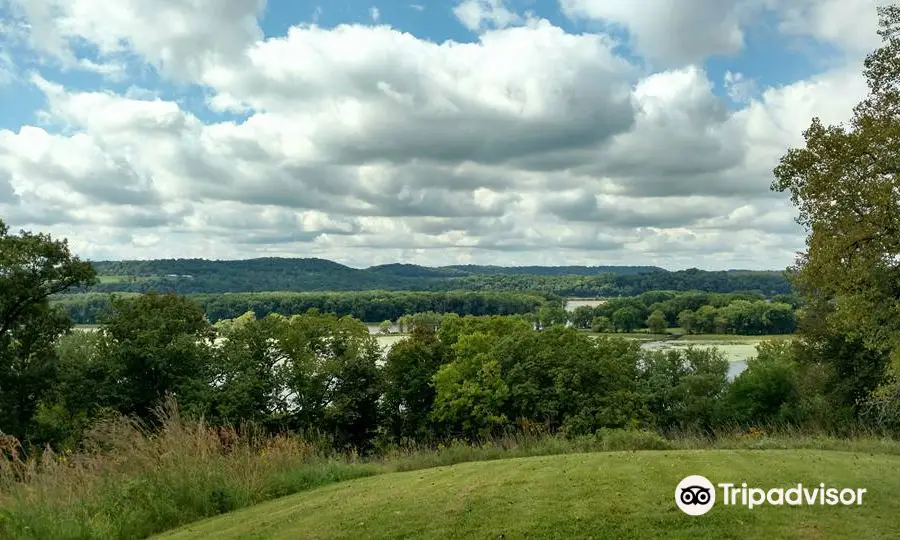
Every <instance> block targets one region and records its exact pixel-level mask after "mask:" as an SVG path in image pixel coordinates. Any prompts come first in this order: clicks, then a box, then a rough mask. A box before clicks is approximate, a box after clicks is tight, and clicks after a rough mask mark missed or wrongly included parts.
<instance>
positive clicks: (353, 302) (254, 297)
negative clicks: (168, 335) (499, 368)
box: [52, 291, 562, 324]
mask: <svg viewBox="0 0 900 540" xmlns="http://www.w3.org/2000/svg"><path fill="white" fill-rule="evenodd" d="M113 296H121V297H123V298H133V297H135V296H137V293H118V294H116V295H109V294H101V293H82V294H68V295H58V296H55V297H54V298H53V299H52V303H53V305H55V306H58V307H60V308H61V309H62V310H63V311H64V312H65V313H66V315H67V316H68V317H69V318H70V319H71V320H72V321H73V322H74V323H76V324H96V323H98V322H99V321H100V320H102V319H103V317H104V316H105V315H106V314H107V313H109V311H110V309H111V305H112V303H111V298H112V297H113ZM187 298H189V299H190V300H191V301H192V302H194V303H195V304H197V305H198V306H199V307H200V309H201V310H202V311H203V313H204V314H205V315H206V317H207V319H209V320H210V321H211V322H216V321H219V320H222V319H231V318H234V317H237V316H239V315H242V314H244V313H246V312H248V311H252V312H254V313H256V315H257V316H258V317H265V316H266V315H269V314H270V313H278V314H281V315H293V314H298V313H305V312H306V311H308V310H310V309H316V310H319V311H322V312H326V313H334V314H337V315H340V316H343V315H348V316H350V317H353V318H355V319H359V320H361V321H364V322H367V323H380V322H381V321H383V320H385V319H389V320H397V319H398V318H400V317H402V316H403V315H407V314H411V313H421V312H426V311H435V312H439V313H456V314H459V315H511V314H516V313H530V312H533V311H536V310H537V309H538V308H539V307H541V306H544V305H549V304H552V305H560V306H561V305H562V300H560V299H558V298H553V297H549V298H548V297H545V296H541V295H537V294H528V293H519V292H496V291H481V292H475V291H453V292H392V291H360V292H306V293H298V292H264V293H234V294H231V293H225V294H192V295H187Z"/></svg>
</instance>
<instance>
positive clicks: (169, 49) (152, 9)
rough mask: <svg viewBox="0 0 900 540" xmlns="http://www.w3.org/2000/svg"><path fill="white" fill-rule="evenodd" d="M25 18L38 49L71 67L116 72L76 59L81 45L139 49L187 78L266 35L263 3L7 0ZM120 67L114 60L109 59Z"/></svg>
mask: <svg viewBox="0 0 900 540" xmlns="http://www.w3.org/2000/svg"><path fill="white" fill-rule="evenodd" d="M8 1H9V2H10V3H11V7H12V10H13V13H15V14H17V15H19V16H20V17H22V18H24V19H25V20H26V21H27V24H28V26H29V28H30V32H29V37H28V39H29V41H30V43H31V45H32V46H33V47H34V48H35V49H36V50H37V51H39V52H41V53H44V54H46V55H48V56H50V57H52V58H55V59H57V60H60V61H62V62H63V63H64V64H67V65H73V64H75V65H81V67H88V68H93V69H94V70H96V71H101V72H103V71H105V70H115V68H114V67H107V62H102V63H94V62H90V63H85V62H81V60H83V59H81V60H77V59H76V56H75V52H74V51H73V49H74V47H75V46H76V44H78V43H80V42H86V43H89V44H91V45H92V46H94V47H96V48H97V50H98V52H99V55H100V57H101V58H103V59H104V60H107V59H110V60H111V59H120V58H121V57H122V56H128V55H130V54H138V55H140V56H141V57H142V58H144V59H145V60H146V61H147V62H149V63H150V64H152V65H154V66H155V67H156V68H158V69H159V70H160V71H162V72H163V73H166V74H168V75H170V76H173V77H177V78H179V79H183V80H188V79H190V78H192V77H195V76H196V75H197V74H199V73H200V72H202V71H203V70H204V69H205V68H206V66H207V65H209V64H211V63H215V62H217V61H221V59H223V58H229V57H233V56H240V55H241V54H242V53H243V51H244V50H245V49H246V47H247V46H249V45H250V44H251V43H253V42H254V41H256V40H258V39H260V38H261V37H262V31H261V30H260V28H259V24H258V16H259V15H260V13H261V12H262V10H263V7H264V6H265V0H119V1H116V2H103V1H102V0H8ZM112 65H113V66H115V65H116V64H115V60H113V61H112Z"/></svg>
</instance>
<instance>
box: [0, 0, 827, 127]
mask: <svg viewBox="0 0 900 540" xmlns="http://www.w3.org/2000/svg"><path fill="white" fill-rule="evenodd" d="M506 6H507V7H508V9H510V10H511V11H515V12H518V13H526V12H532V13H534V14H535V15H536V16H537V17H540V18H545V19H547V20H549V21H551V22H552V23H553V24H554V25H555V26H558V27H560V28H563V29H565V30H566V31H567V32H570V33H580V32H593V31H597V30H598V28H602V29H603V31H604V32H606V33H608V34H610V35H612V36H614V37H615V38H616V39H617V40H620V41H621V42H622V43H623V47H622V54H623V55H625V56H629V57H631V58H633V59H634V60H635V61H636V62H642V59H641V58H640V57H639V56H637V55H635V54H634V53H633V51H631V50H630V49H629V47H628V42H629V33H628V31H627V29H626V28H623V27H622V26H621V25H610V24H603V23H602V22H597V21H582V20H571V19H569V18H567V17H566V16H565V15H564V14H563V13H562V11H561V9H560V6H559V4H558V2H557V1H556V0H510V1H507V2H506ZM454 7H455V6H454V5H453V4H452V3H443V2H424V1H422V2H421V3H416V2H409V1H405V0H400V1H394V0H381V1H376V2H371V1H367V0H341V1H333V2H328V3H323V2H318V1H313V2H310V1H306V0H268V2H267V4H266V9H265V11H264V13H263V17H262V18H261V20H260V27H261V28H262V30H263V32H264V34H265V36H266V37H279V36H283V35H284V34H285V33H286V32H287V30H288V29H289V28H290V27H291V26H294V25H299V24H317V25H319V26H322V27H325V28H331V27H334V26H337V25H341V24H364V25H370V24H375V22H374V21H373V19H372V9H373V8H375V9H377V10H378V15H379V20H378V24H384V25H389V26H391V27H393V28H396V29H398V30H400V31H403V32H409V33H412V34H414V35H415V36H417V37H419V38H422V39H426V40H429V41H433V42H437V43H441V42H444V41H456V42H461V43H462V42H472V41H477V40H478V38H479V36H478V33H476V32H472V31H470V30H469V29H467V28H465V26H463V25H462V24H461V23H460V21H459V20H458V19H457V17H456V16H455V15H454V12H453V8H454ZM8 13H9V7H8V6H7V7H2V3H0V18H3V17H4V16H8V15H7V14H8ZM776 27H777V21H776V20H775V18H774V15H773V14H771V13H769V14H767V15H766V16H765V17H763V18H760V19H758V20H756V21H754V22H753V24H752V25H748V26H747V27H746V28H745V31H746V33H745V39H746V48H745V49H744V50H743V51H741V52H740V53H738V54H727V55H716V56H712V57H710V58H708V59H706V60H705V62H703V63H702V67H703V68H704V69H706V70H707V72H708V74H709V78H710V80H711V81H713V82H714V84H715V86H714V89H715V91H716V93H717V94H718V95H719V96H721V97H722V98H723V100H724V101H725V102H726V103H727V104H728V105H729V106H730V107H737V106H738V104H736V103H734V102H733V101H732V100H731V99H730V98H729V97H728V92H727V89H726V88H725V86H724V84H723V82H722V81H723V78H724V76H725V73H726V72H727V71H731V72H739V73H742V74H744V76H745V77H747V78H749V79H752V80H754V81H755V82H756V84H757V86H758V87H761V88H765V87H778V86H782V85H786V84H790V83H793V82H796V81H799V80H803V79H806V78H808V77H810V76H811V75H813V74H815V73H818V72H820V71H822V70H824V69H825V68H827V67H828V66H829V63H830V62H831V61H832V59H834V58H836V57H839V54H838V52H836V51H835V49H834V47H831V46H829V45H828V44H823V43H819V42H816V41H815V40H811V39H803V38H798V37H796V36H785V35H783V34H781V33H779V32H778V31H777V28H776ZM76 50H78V51H79V55H80V56H82V57H84V58H88V59H91V60H97V59H98V57H97V55H96V54H94V52H95V50H96V49H92V48H91V47H84V46H81V47H77V48H76ZM11 53H12V55H13V57H14V59H15V62H16V64H17V70H18V72H19V74H20V75H22V76H25V75H27V73H28V72H30V71H32V70H36V71H39V72H40V73H41V74H42V75H43V76H44V77H45V78H46V79H48V80H51V81H54V82H58V83H60V84H62V85H64V86H65V87H67V88H72V89H82V90H94V89H106V90H111V91H114V92H120V93H121V92H125V91H127V89H128V88H129V87H132V86H137V87H140V88H145V89H152V90H153V91H154V92H156V93H158V95H159V96H160V97H163V98H166V99H173V100H177V101H178V102H179V103H181V104H182V105H183V106H184V107H185V108H186V109H188V110H190V111H192V112H193V113H195V114H197V115H198V116H200V117H202V118H204V119H209V120H214V119H239V118H241V116H234V115H221V114H218V113H215V112H212V111H210V110H208V109H207V108H206V107H205V106H204V90H203V89H202V88H199V87H196V86H191V85H178V86H176V85H172V84H170V83H169V82H168V81H166V79H165V78H162V77H159V76H157V74H156V73H155V72H154V71H153V70H152V69H147V68H144V67H135V66H131V69H129V75H130V76H129V78H128V79H127V80H110V79H108V78H104V77H103V76H101V75H99V74H96V73H89V72H84V71H76V70H72V69H65V70H63V69H60V67H59V65H58V63H54V62H52V61H50V62H48V61H46V60H44V61H41V59H39V58H37V57H36V55H35V54H34V53H33V52H32V51H28V50H27V48H25V47H22V46H20V45H11ZM0 102H2V103H11V104H13V106H7V107H3V108H2V109H0V127H4V128H8V129H16V128H17V127H19V126H21V125H22V124H32V123H37V119H36V117H35V113H36V111H37V110H38V109H39V108H41V107H42V106H43V104H44V96H43V94H42V93H41V92H40V91H39V90H38V89H36V88H35V87H33V86H32V85H30V84H29V83H28V82H27V80H20V81H17V82H14V83H10V84H7V85H0Z"/></svg>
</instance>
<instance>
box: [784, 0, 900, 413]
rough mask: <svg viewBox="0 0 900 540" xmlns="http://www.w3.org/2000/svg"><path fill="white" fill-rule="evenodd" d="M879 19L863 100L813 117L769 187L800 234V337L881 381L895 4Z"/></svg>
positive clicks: (899, 248)
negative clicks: (836, 119)
mask: <svg viewBox="0 0 900 540" xmlns="http://www.w3.org/2000/svg"><path fill="white" fill-rule="evenodd" d="M878 14H879V16H880V27H881V29H880V31H879V34H880V35H881V37H882V38H883V44H882V46H881V47H880V48H878V49H877V50H876V51H874V52H873V53H871V54H869V55H868V57H867V58H866V60H865V64H864V65H865V70H864V74H865V76H866V79H867V82H868V86H869V94H868V96H867V97H866V98H865V99H864V100H863V101H862V102H861V103H859V104H858V105H857V106H856V107H855V108H854V110H853V116H852V119H851V120H850V122H849V124H848V125H846V126H845V125H832V126H826V125H824V124H823V123H822V122H821V120H820V119H819V118H815V119H813V121H812V124H811V125H810V127H809V129H807V130H806V131H805V132H804V134H803V136H804V139H805V146H804V147H802V148H792V149H790V150H789V151H788V152H787V153H786V154H785V155H784V157H782V158H781V162H780V163H779V165H778V166H777V167H776V168H775V170H774V174H775V180H774V182H773V183H772V188H773V189H774V190H776V191H780V192H788V193H790V195H791V201H792V202H793V204H794V205H795V206H796V207H797V209H798V210H799V216H798V217H797V222H798V223H799V224H801V225H802V226H804V228H805V229H806V230H807V232H808V237H807V249H806V251H805V252H804V253H802V254H801V255H800V256H799V257H798V260H797V262H796V264H795V266H794V267H793V268H792V270H791V272H792V274H793V281H794V285H795V288H796V289H797V290H798V291H799V292H800V293H801V294H802V295H803V299H804V300H805V302H804V304H805V316H804V319H805V320H804V321H803V324H802V325H801V332H803V334H804V336H805V337H806V338H807V340H808V341H809V342H811V343H812V344H814V345H815V344H816V343H825V342H829V341H831V342H833V341H835V339H836V338H837V341H839V342H841V341H843V342H846V343H859V344H860V345H861V346H862V349H863V350H859V352H860V353H861V354H860V355H859V356H858V358H857V360H855V361H858V362H863V361H865V357H866V356H868V355H872V354H874V355H875V356H888V357H890V358H892V368H891V369H888V370H886V372H885V373H884V374H883V376H882V381H881V382H883V383H888V382H891V381H897V380H898V376H900V303H898V302H897V300H896V299H897V298H898V297H900V211H898V208H900V142H898V141H900V6H897V5H893V6H889V7H882V8H878ZM839 336H843V338H841V337H839ZM823 361H827V360H823ZM895 384H896V383H895ZM857 393H858V392H857V391H850V392H849V394H851V395H852V394H857ZM895 394H896V395H897V396H898V398H900V393H896V392H895ZM898 405H900V401H898ZM898 410H900V409H898Z"/></svg>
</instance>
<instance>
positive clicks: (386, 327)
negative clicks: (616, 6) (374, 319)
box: [378, 321, 394, 334]
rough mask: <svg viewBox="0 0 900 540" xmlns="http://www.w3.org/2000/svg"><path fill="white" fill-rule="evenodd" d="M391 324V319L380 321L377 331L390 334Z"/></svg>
mask: <svg viewBox="0 0 900 540" xmlns="http://www.w3.org/2000/svg"><path fill="white" fill-rule="evenodd" d="M392 326H394V325H393V323H391V321H381V324H379V325H378V331H379V332H381V333H382V334H390V333H391V327H392Z"/></svg>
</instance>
